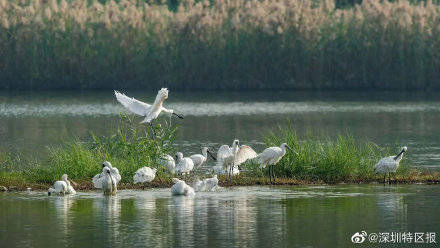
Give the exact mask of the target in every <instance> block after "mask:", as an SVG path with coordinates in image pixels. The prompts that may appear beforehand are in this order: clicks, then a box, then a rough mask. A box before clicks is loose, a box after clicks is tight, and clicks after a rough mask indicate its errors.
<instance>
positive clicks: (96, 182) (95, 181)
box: [92, 173, 104, 189]
mask: <svg viewBox="0 0 440 248" xmlns="http://www.w3.org/2000/svg"><path fill="white" fill-rule="evenodd" d="M101 174H103V173H100V174H96V175H95V176H94V177H93V179H92V182H93V186H95V188H97V189H102V181H103V179H104V175H102V176H101Z"/></svg>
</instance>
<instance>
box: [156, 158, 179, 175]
mask: <svg viewBox="0 0 440 248" xmlns="http://www.w3.org/2000/svg"><path fill="white" fill-rule="evenodd" d="M159 163H160V164H161V165H162V166H163V167H165V168H167V170H168V171H169V172H170V173H171V174H174V173H176V171H175V169H176V162H175V161H174V158H173V157H172V156H170V155H168V154H165V155H163V156H162V157H161V158H160V159H159Z"/></svg>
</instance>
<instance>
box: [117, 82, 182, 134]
mask: <svg viewBox="0 0 440 248" xmlns="http://www.w3.org/2000/svg"><path fill="white" fill-rule="evenodd" d="M115 96H116V99H117V100H118V102H120V103H121V104H122V105H123V106H124V107H125V108H127V109H128V110H130V112H132V113H134V114H137V115H140V116H144V117H145V119H144V120H143V121H142V122H141V123H148V124H150V125H151V126H152V123H151V122H152V121H153V120H155V119H156V118H157V117H158V116H159V114H160V112H162V111H164V112H166V113H169V114H173V115H175V116H177V117H179V118H181V119H183V117H182V116H180V115H178V114H176V113H174V110H172V109H166V108H164V107H163V106H162V104H163V102H164V101H165V99H167V98H168V89H167V88H162V89H161V90H159V91H158V93H157V96H156V100H154V103H153V105H150V104H148V103H144V102H141V101H139V100H136V99H134V98H131V97H128V96H126V95H124V94H122V93H120V92H119V91H116V90H115Z"/></svg>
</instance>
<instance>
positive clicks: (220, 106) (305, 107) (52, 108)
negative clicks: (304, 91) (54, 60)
mask: <svg viewBox="0 0 440 248" xmlns="http://www.w3.org/2000/svg"><path fill="white" fill-rule="evenodd" d="M166 107H168V108H172V109H174V110H175V111H176V112H179V113H183V114H184V115H188V116H222V115H257V114H260V115H265V114H292V113H310V112H318V113H320V112H322V113H325V112H330V113H334V112H369V113H382V112H383V113H389V112H396V113H399V112H401V113H409V112H428V111H429V112H440V103H437V102H432V103H400V104H397V103H365V102H363V103H360V102H339V103H327V102H254V103H249V102H224V103H200V102H173V103H170V104H168V105H166ZM124 111H125V110H124V108H123V107H122V106H121V105H119V104H116V103H75V104H16V103H13V104H11V103H0V116H2V117H23V116H39V117H45V116H56V115H67V116H109V115H118V114H119V113H120V112H124Z"/></svg>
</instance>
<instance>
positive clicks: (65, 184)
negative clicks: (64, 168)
mask: <svg viewBox="0 0 440 248" xmlns="http://www.w3.org/2000/svg"><path fill="white" fill-rule="evenodd" d="M75 193H76V191H75V189H74V188H73V187H72V186H71V185H70V181H69V179H68V178H67V174H64V175H63V176H62V177H61V181H56V182H55V183H54V184H53V187H52V188H49V190H48V191H47V194H48V195H52V194H61V195H65V194H72V195H73V194H75Z"/></svg>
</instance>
